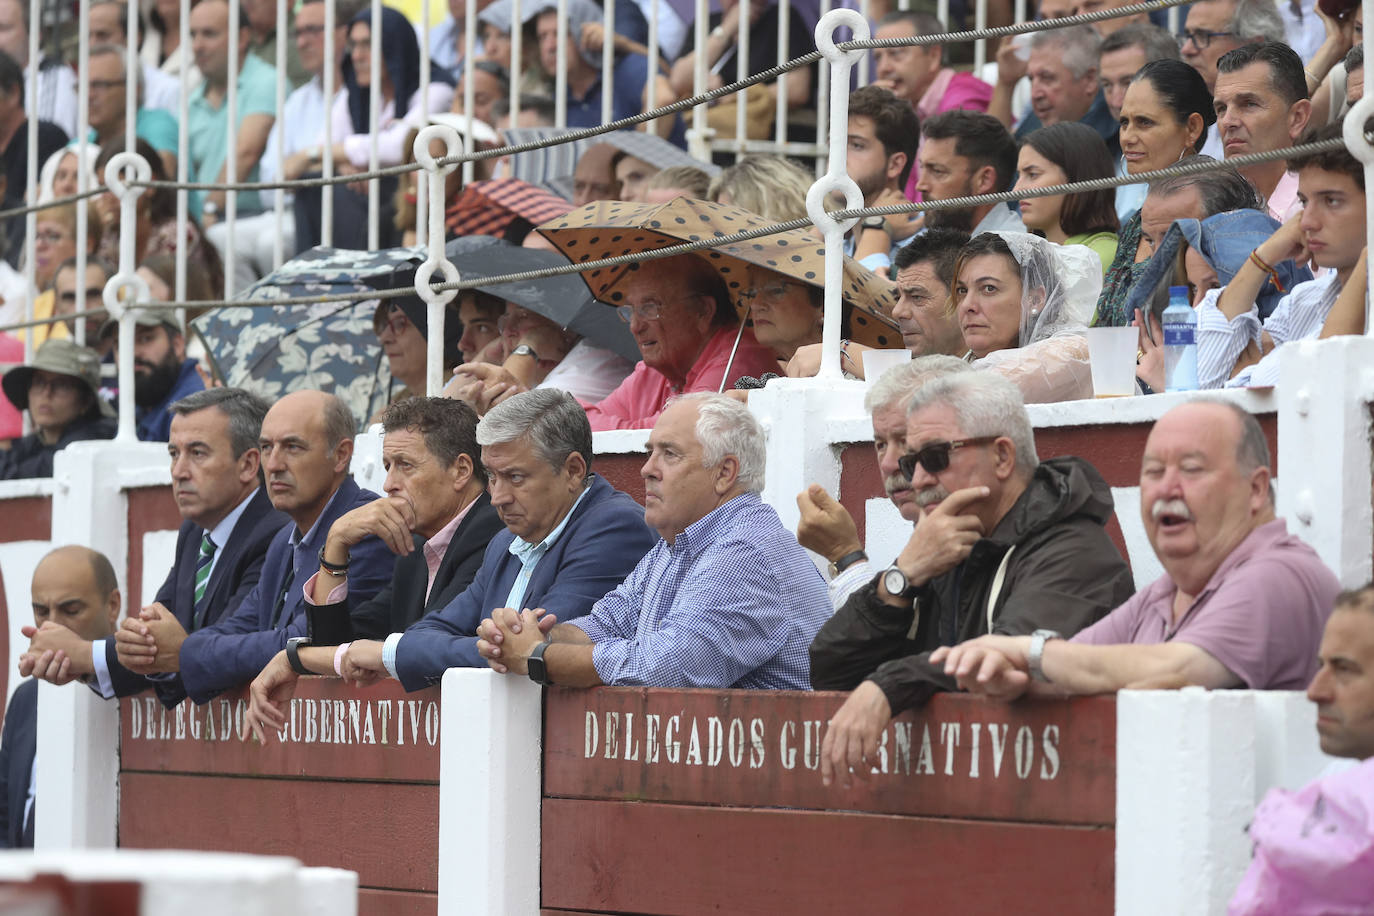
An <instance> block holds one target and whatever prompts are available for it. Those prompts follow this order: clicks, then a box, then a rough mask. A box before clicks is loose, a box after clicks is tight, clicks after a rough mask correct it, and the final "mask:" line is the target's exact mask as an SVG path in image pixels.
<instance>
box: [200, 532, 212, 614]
mask: <svg viewBox="0 0 1374 916" xmlns="http://www.w3.org/2000/svg"><path fill="white" fill-rule="evenodd" d="M214 558H215V542H214V541H212V540H210V532H208V531H207V532H205V533H204V534H202V535H201V536H200V557H199V558H198V559H197V560H196V606H197V607H199V606H200V599H202V598H204V597H205V587H206V586H207V585H209V584H210V563H211V562H212V561H213V560H214Z"/></svg>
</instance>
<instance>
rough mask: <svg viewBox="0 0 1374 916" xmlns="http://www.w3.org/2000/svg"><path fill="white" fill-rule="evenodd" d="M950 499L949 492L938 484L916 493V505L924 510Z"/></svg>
mask: <svg viewBox="0 0 1374 916" xmlns="http://www.w3.org/2000/svg"><path fill="white" fill-rule="evenodd" d="M946 499H949V491H948V490H946V489H945V488H944V487H942V486H939V485H938V484H937V485H936V486H933V487H926V488H925V489H924V490H917V491H916V505H918V506H920V507H921V508H922V509H924V508H925V507H926V506H929V505H933V504H934V503H938V502H941V501H942V500H946Z"/></svg>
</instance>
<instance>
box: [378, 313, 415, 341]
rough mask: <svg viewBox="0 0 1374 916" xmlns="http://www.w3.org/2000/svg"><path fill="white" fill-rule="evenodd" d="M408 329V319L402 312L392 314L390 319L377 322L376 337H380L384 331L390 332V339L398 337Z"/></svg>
mask: <svg viewBox="0 0 1374 916" xmlns="http://www.w3.org/2000/svg"><path fill="white" fill-rule="evenodd" d="M408 327H410V319H409V318H407V317H406V316H405V313H404V312H392V313H391V317H390V318H388V319H387V320H386V321H379V322H377V336H378V337H381V336H382V333H383V332H384V331H390V332H391V336H392V337H400V336H401V335H402V334H404V333H405V332H406V328H408Z"/></svg>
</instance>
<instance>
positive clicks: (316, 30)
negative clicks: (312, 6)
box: [291, 25, 324, 38]
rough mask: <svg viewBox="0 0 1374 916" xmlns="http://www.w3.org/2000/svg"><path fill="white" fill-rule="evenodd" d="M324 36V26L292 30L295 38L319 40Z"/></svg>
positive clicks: (304, 26) (300, 27)
mask: <svg viewBox="0 0 1374 916" xmlns="http://www.w3.org/2000/svg"><path fill="white" fill-rule="evenodd" d="M323 34H324V26H322V25H298V26H296V27H295V28H293V29H292V30H291V35H292V37H294V38H318V37H319V36H321V35H323Z"/></svg>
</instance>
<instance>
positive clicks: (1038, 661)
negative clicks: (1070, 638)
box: [1026, 630, 1064, 684]
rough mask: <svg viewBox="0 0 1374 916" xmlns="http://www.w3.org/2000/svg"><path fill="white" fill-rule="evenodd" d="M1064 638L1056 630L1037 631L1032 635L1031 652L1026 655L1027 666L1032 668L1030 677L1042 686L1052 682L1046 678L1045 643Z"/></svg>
mask: <svg viewBox="0 0 1374 916" xmlns="http://www.w3.org/2000/svg"><path fill="white" fill-rule="evenodd" d="M1063 638H1064V637H1063V636H1060V635H1059V633H1057V632H1056V631H1054V630H1036V631H1035V632H1034V633H1032V634H1031V644H1030V651H1029V652H1027V653H1026V661H1027V663H1028V665H1027V666H1028V667H1029V668H1030V676H1031V677H1033V678H1035V679H1036V680H1037V681H1039V682H1040V683H1042V684H1048V683H1049V682H1050V679H1049V678H1047V677H1045V668H1044V658H1045V643H1047V642H1049V641H1050V640H1051V639H1063Z"/></svg>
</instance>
